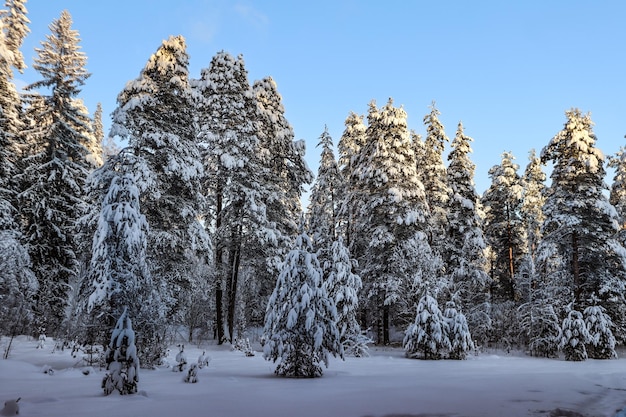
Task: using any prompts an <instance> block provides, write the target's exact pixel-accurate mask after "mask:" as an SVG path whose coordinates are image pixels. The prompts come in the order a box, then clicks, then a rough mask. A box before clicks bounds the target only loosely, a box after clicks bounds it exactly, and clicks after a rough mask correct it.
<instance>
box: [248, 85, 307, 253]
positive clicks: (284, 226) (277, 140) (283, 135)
mask: <svg viewBox="0 0 626 417" xmlns="http://www.w3.org/2000/svg"><path fill="white" fill-rule="evenodd" d="M252 88H253V91H254V96H255V98H256V102H257V106H258V117H259V119H258V125H257V126H258V129H257V135H258V138H259V146H260V149H261V151H262V155H263V157H262V162H263V167H264V168H265V169H267V170H268V176H267V177H266V178H264V180H265V182H266V183H268V184H274V185H277V189H276V190H275V191H276V192H277V193H278V194H277V195H275V194H274V193H272V194H271V196H272V197H273V198H272V199H270V200H269V201H268V202H267V216H268V219H269V221H270V222H272V223H276V225H277V227H278V230H279V231H280V232H281V233H282V234H283V235H284V236H287V237H289V241H288V242H289V243H290V242H291V241H292V240H293V238H295V235H296V234H297V225H298V218H299V216H300V214H301V213H302V204H301V198H300V197H301V196H302V193H303V191H304V186H305V185H306V184H310V183H312V182H313V173H312V172H311V170H310V169H309V167H308V166H307V163H306V161H305V160H304V153H305V147H304V146H305V145H304V141H303V140H295V139H294V132H293V129H292V127H291V125H290V124H289V122H288V121H287V119H286V117H285V108H284V106H283V103H282V97H281V95H280V94H279V92H278V87H277V85H276V82H275V81H274V80H273V79H272V77H266V78H263V79H261V80H257V81H255V82H254V85H253V87H252ZM284 253H285V251H282V252H279V253H278V255H279V256H281V257H282V256H283V255H284Z"/></svg>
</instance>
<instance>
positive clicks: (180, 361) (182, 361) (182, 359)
mask: <svg viewBox="0 0 626 417" xmlns="http://www.w3.org/2000/svg"><path fill="white" fill-rule="evenodd" d="M178 348H179V349H180V350H179V351H178V353H177V354H176V365H175V366H174V367H173V368H172V370H173V371H174V372H182V371H184V370H185V367H186V365H187V354H186V353H185V345H178Z"/></svg>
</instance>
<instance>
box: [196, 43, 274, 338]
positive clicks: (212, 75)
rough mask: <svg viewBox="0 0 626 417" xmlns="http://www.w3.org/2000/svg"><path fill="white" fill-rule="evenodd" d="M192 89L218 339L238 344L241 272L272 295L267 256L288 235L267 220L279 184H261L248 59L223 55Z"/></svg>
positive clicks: (264, 293)
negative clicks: (211, 254)
mask: <svg viewBox="0 0 626 417" xmlns="http://www.w3.org/2000/svg"><path fill="white" fill-rule="evenodd" d="M193 85H194V95H195V99H196V112H197V117H198V127H199V133H198V136H199V139H200V142H201V143H202V145H203V149H204V151H203V163H204V166H205V169H206V174H207V175H206V181H205V185H204V188H205V192H206V193H207V194H208V196H207V198H208V203H209V204H208V208H207V211H208V215H207V222H209V223H210V224H211V227H210V229H211V230H213V233H214V234H213V239H214V242H215V253H214V258H215V267H216V273H215V279H216V282H215V309H216V330H217V337H218V343H222V342H224V341H226V340H229V341H231V342H232V341H233V340H234V338H235V334H234V333H235V324H236V322H237V318H236V313H237V306H238V303H239V301H240V300H241V298H240V297H241V295H242V291H241V290H242V284H243V283H245V276H243V275H242V271H254V273H256V275H257V277H258V279H259V281H261V284H260V285H259V287H258V292H257V293H256V297H261V298H265V297H268V296H269V294H270V293H271V288H272V285H273V278H272V279H271V280H270V278H269V277H268V273H267V272H266V271H267V269H268V268H267V264H266V259H267V258H269V257H271V256H272V254H273V251H272V249H274V248H276V247H277V246H279V241H282V240H283V237H282V235H281V233H280V232H279V231H278V230H277V229H276V227H272V225H271V224H270V223H269V222H268V221H267V210H266V202H267V200H268V198H269V197H268V195H269V194H270V193H271V191H270V190H272V191H273V190H274V188H272V187H277V185H273V184H268V183H266V182H265V181H264V180H263V166H262V164H261V159H260V158H261V152H260V148H259V139H258V137H257V130H256V125H255V121H256V119H257V117H258V116H257V108H256V102H255V99H254V92H253V91H252V89H251V87H250V84H249V82H248V73H247V70H246V69H245V63H244V60H243V58H242V57H241V56H239V57H237V58H235V57H233V56H232V55H230V54H229V53H227V52H224V51H221V52H219V53H218V54H216V55H215V56H214V57H213V58H212V59H211V63H210V65H209V67H208V68H205V69H203V70H202V71H201V77H200V79H199V80H195V81H194V84H193ZM238 300H239V301H238ZM257 301H258V300H257ZM256 305H257V306H258V307H261V306H262V305H263V303H258V302H257V303H256ZM257 310H259V309H257ZM256 314H257V315H259V316H262V315H263V311H256Z"/></svg>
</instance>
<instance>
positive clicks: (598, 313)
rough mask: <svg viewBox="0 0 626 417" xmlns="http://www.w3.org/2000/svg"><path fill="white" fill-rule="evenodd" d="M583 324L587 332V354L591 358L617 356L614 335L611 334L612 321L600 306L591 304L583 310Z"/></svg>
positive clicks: (611, 357)
mask: <svg viewBox="0 0 626 417" xmlns="http://www.w3.org/2000/svg"><path fill="white" fill-rule="evenodd" d="M583 316H584V318H585V325H586V327H587V331H588V332H589V341H588V343H587V346H586V348H587V354H588V355H589V357H590V358H591V359H613V358H617V353H616V352H615V337H614V336H613V331H612V330H611V328H612V327H613V323H612V322H611V318H610V317H609V316H608V314H606V311H605V310H604V308H602V306H598V305H592V306H589V307H587V308H585V311H584V312H583Z"/></svg>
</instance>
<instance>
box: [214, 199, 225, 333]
mask: <svg viewBox="0 0 626 417" xmlns="http://www.w3.org/2000/svg"><path fill="white" fill-rule="evenodd" d="M216 194H217V201H216V207H215V222H216V223H215V229H216V230H217V231H218V236H220V235H221V233H220V229H221V227H222V209H223V207H222V206H223V204H224V202H223V197H224V196H223V195H222V190H221V188H218V190H217V193H216ZM223 253H224V252H223V243H222V242H219V241H218V242H217V245H216V250H215V270H216V271H217V274H216V279H217V283H216V284H217V285H216V287H215V330H216V331H217V344H218V345H221V344H222V343H223V342H224V317H223V315H222V274H223V273H224V269H225V268H224V266H223V262H222V256H223Z"/></svg>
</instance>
